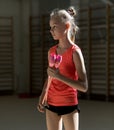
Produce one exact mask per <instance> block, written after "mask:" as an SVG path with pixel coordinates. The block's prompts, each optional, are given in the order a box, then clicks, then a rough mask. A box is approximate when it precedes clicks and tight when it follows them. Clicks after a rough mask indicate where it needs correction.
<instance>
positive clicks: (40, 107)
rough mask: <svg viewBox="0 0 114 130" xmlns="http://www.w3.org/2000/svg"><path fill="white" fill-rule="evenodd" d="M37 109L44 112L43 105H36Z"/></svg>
mask: <svg viewBox="0 0 114 130" xmlns="http://www.w3.org/2000/svg"><path fill="white" fill-rule="evenodd" d="M37 109H38V110H39V111H40V112H42V113H44V107H43V106H42V105H38V106H37Z"/></svg>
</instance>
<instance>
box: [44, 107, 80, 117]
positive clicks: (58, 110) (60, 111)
mask: <svg viewBox="0 0 114 130" xmlns="http://www.w3.org/2000/svg"><path fill="white" fill-rule="evenodd" d="M45 108H46V109H48V110H50V111H52V112H55V113H57V114H58V115H65V114H69V113H71V112H73V111H74V110H77V111H78V112H80V109H79V106H78V105H74V106H52V105H49V106H45Z"/></svg>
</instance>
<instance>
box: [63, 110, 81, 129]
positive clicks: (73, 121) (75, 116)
mask: <svg viewBox="0 0 114 130" xmlns="http://www.w3.org/2000/svg"><path fill="white" fill-rule="evenodd" d="M62 119H63V123H64V127H65V130H79V113H78V112H77V110H76V111H74V112H72V113H69V114H66V115H63V116H62Z"/></svg>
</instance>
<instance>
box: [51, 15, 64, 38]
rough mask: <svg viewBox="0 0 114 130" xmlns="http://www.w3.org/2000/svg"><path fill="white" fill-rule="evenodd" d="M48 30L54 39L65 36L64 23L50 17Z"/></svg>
mask: <svg viewBox="0 0 114 130" xmlns="http://www.w3.org/2000/svg"><path fill="white" fill-rule="evenodd" d="M50 32H51V34H52V37H53V38H54V40H60V39H62V38H64V37H66V26H65V23H62V22H61V21H59V20H57V19H55V18H51V19H50Z"/></svg>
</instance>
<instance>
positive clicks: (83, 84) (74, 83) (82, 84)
mask: <svg viewBox="0 0 114 130" xmlns="http://www.w3.org/2000/svg"><path fill="white" fill-rule="evenodd" d="M56 78H57V79H58V80H59V81H62V82H63V83H65V84H67V85H69V86H70V87H72V88H75V89H77V90H79V91H82V92H86V91H87V89H88V84H87V79H86V78H85V79H84V80H83V81H81V80H73V79H70V78H67V77H65V76H63V75H61V74H60V75H59V76H57V77H56Z"/></svg>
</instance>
